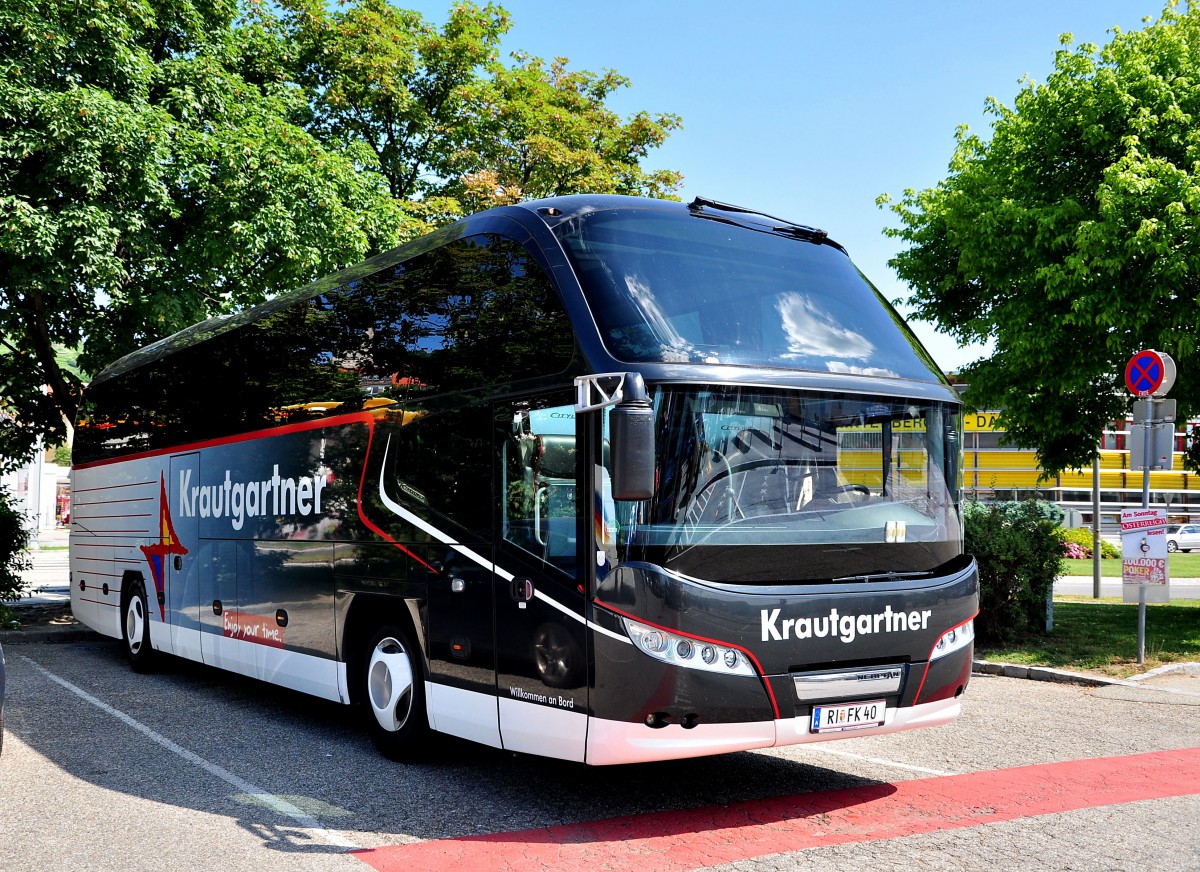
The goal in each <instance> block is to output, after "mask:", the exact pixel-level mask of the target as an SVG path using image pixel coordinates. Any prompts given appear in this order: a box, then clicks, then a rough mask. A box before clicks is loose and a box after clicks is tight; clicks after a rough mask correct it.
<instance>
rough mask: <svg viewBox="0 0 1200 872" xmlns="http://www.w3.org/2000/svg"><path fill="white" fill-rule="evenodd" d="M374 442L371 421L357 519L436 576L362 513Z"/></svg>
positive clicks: (430, 567)
mask: <svg viewBox="0 0 1200 872" xmlns="http://www.w3.org/2000/svg"><path fill="white" fill-rule="evenodd" d="M374 441H375V422H374V419H372V421H371V423H370V424H369V426H368V428H367V452H366V454H365V455H364V456H363V468H362V475H360V476H359V478H358V499H357V500H355V502H356V503H357V504H358V519H359V520H360V521H362V522H363V525H364V526H365V527H366V528H367V529H368V530H370V531H371V532H372V533H374V534H375V535H376V536H380V537H382V538H383V539H384V540H386V541H387V542H389V543H391V544H392V545H393V546H395V547H396V548H399V549H400V550H401V551H403V552H404V553H405V554H407V555H408V556H409V557H411V558H412V559H413V560H415V561H417V563H420V564H421V565H422V566H424V567H425V568H426V569H428V570H429V571H430V572H432V573H433V574H434V575H437V574H438V571H437V570H436V569H434V568H433V567H432V566H430V565H429V564H428V563H426V562H425V561H424V560H422V559H421V558H420V557H418V556H417V555H416V554H413V552H411V551H409V550H408V549H407V548H405V547H404V546H403V545H401V544H400V543H399V542H397V541H396V540H395V539H393V538H392V537H391V536H389V535H388V534H387V533H385V532H384V531H383V530H381V529H380V528H379V525H378V524H375V523H373V522H372V521H371V519H370V518H368V517H367V516H366V513H365V512H363V507H362V506H363V488H364V487H366V483H367V466H368V465H369V464H368V461H369V460H370V458H371V445H372V443H374Z"/></svg>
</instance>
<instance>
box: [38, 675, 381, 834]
mask: <svg viewBox="0 0 1200 872" xmlns="http://www.w3.org/2000/svg"><path fill="white" fill-rule="evenodd" d="M21 660H23V661H24V662H26V663H28V664H29V665H30V666H32V667H33V668H34V669H36V670H37V671H38V672H40V673H41V674H42V675H44V676H46V678H49V679H50V680H51V681H53V682H54V683H55V684H58V685H61V686H62V687H65V688H66V689H67V690H69V691H71V693H73V694H75V695H76V696H78V697H79V698H80V699H82V700H84V701H85V702H89V703H91V704H92V705H94V706H95V707H96V708H98V709H100V710H101V711H102V712H104V713H105V714H108V715H112V716H113V717H114V718H116V719H117V720H119V721H121V722H123V723H125V724H127V725H128V726H130V727H133V729H135V730H137V731H138V732H139V733H141V734H142V735H144V736H146V737H147V738H149V739H151V740H152V741H154V742H156V743H157V744H158V745H160V746H162V747H163V748H166V749H167V750H168V751H170V752H171V753H172V754H176V755H178V756H180V757H182V758H183V759H184V760H187V761H188V762H189V763H194V764H195V765H197V766H199V767H200V768H201V769H203V770H204V771H205V772H207V773H208V774H209V775H214V776H216V777H217V778H220V779H221V780H222V781H224V782H225V783H227V784H229V785H231V786H233V787H234V788H235V789H236V790H237V791H238V792H240V793H244V794H247V795H249V796H251V797H253V798H254V799H256V800H257V801H258V802H260V803H262V804H263V805H265V806H267V807H268V808H271V809H274V810H275V811H277V812H279V813H280V814H282V815H284V816H286V817H289V818H291V819H292V820H293V821H295V822H296V823H297V824H298V825H299V826H301V827H303V828H304V829H306V830H308V831H310V832H311V833H312V835H313V836H314V837H315V838H316V839H318V840H320V841H321V842H322V843H324V844H328V845H333V846H335V847H338V848H345V849H346V850H348V851H350V850H357V849H358V848H359V846H358V845H356V844H354V843H353V842H351V841H350V840H349V839H347V838H346V837H344V836H342V835H341V834H339V833H335V832H333V831H331V830H327V829H325V828H324V827H322V826H321V822H320V821H318V820H317V819H316V818H315V817H313V816H312V815H310V814H308V813H307V812H305V811H303V810H302V809H300V808H297V807H296V806H295V805H293V804H292V803H290V802H288V801H287V800H286V799H283V798H282V797H278V796H276V795H274V794H273V793H269V792H267V791H266V790H263V789H262V788H261V787H257V786H255V785H253V784H251V783H250V782H248V781H246V780H245V779H242V778H239V777H238V776H236V775H234V774H233V773H232V772H230V771H229V770H228V769H225V768H223V767H221V766H218V765H217V764H216V763H212V762H210V761H208V760H205V759H204V758H203V757H201V756H200V755H198V754H195V753H193V752H192V751H189V750H188V749H187V748H183V747H180V746H179V745H176V744H175V743H174V742H172V741H171V740H170V739H168V738H167V737H166V736H164V735H162V734H161V733H157V732H155V731H154V730H152V729H150V728H149V727H148V726H146V725H145V724H143V723H142V722H141V721H138V720H136V719H134V718H132V717H130V716H129V715H127V714H125V712H123V711H121V710H119V709H115V708H113V707H112V706H110V705H109V704H108V703H106V702H103V701H102V700H99V699H97V698H96V697H94V696H92V695H91V694H90V693H88V692H87V691H86V690H83V689H82V688H79V687H76V686H75V685H74V684H72V683H71V682H69V681H67V680H66V679H65V678H60V677H59V676H57V675H55V674H54V673H53V672H51V671H50V670H48V669H46V668H45V667H43V666H41V665H40V664H38V663H35V662H34V661H32V660H30V659H29V658H28V657H25V656H21Z"/></svg>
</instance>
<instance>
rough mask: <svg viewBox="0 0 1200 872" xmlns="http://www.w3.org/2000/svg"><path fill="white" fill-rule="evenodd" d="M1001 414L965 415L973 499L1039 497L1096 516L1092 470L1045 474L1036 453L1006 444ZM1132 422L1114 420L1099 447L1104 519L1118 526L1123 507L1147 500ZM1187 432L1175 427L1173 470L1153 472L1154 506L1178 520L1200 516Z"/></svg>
mask: <svg viewBox="0 0 1200 872" xmlns="http://www.w3.org/2000/svg"><path fill="white" fill-rule="evenodd" d="M998 414H999V413H998V412H970V413H967V414H966V415H965V416H964V418H965V420H964V427H963V430H964V431H965V432H964V434H963V486H964V489H965V491H966V495H967V497H968V498H972V497H973V498H976V499H980V500H991V499H1028V498H1030V497H1033V496H1035V495H1036V496H1040V497H1041V498H1043V499H1047V500H1051V501H1052V502H1055V503H1058V504H1059V505H1060V506H1062V507H1063V508H1064V509H1074V510H1077V511H1078V512H1080V514H1081V516H1082V521H1084V522H1086V523H1088V524H1090V523H1091V518H1092V468H1091V467H1088V468H1087V469H1076V470H1067V471H1065V472H1062V473H1059V474H1058V475H1055V476H1051V477H1049V478H1042V475H1043V473H1042V470H1041V469H1040V468H1039V467H1038V465H1037V455H1036V454H1035V452H1033V451H1031V450H1029V449H1026V448H1020V447H1017V446H1013V445H1001V443H1002V441H1003V436H1004V431H1003V430H1001V429H1000V428H999V427H998V426H997V423H996V421H997V417H998ZM1133 426H1135V425H1134V424H1133V423H1132V421H1122V422H1114V425H1113V427H1112V428H1111V429H1106V430H1105V431H1104V435H1103V441H1102V442H1101V449H1100V503H1101V523H1102V524H1103V525H1104V526H1105V527H1106V528H1107V527H1110V526H1116V525H1118V524H1119V521H1120V515H1121V509H1123V508H1139V507H1140V506H1141V504H1142V473H1141V472H1134V471H1132V470H1130V468H1129V467H1130V462H1129V431H1130V429H1131V428H1132V427H1133ZM1186 438H1187V434H1186V431H1184V430H1176V434H1175V453H1174V458H1173V462H1172V466H1171V469H1169V470H1166V469H1164V470H1154V471H1151V473H1150V505H1151V506H1153V507H1155V508H1158V507H1163V506H1165V507H1166V509H1167V515H1168V516H1169V517H1170V518H1171V519H1172V520H1175V521H1180V522H1183V521H1188V520H1192V519H1193V518H1194V517H1195V518H1200V475H1198V474H1196V473H1193V472H1188V471H1187V470H1185V469H1184V467H1183V454H1182V452H1183V449H1184V440H1185V439H1186Z"/></svg>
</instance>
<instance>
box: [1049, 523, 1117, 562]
mask: <svg viewBox="0 0 1200 872" xmlns="http://www.w3.org/2000/svg"><path fill="white" fill-rule="evenodd" d="M1054 535H1056V536H1058V540H1059V541H1060V542H1062V543H1063V544H1064V545H1066V544H1068V543H1074V544H1075V545H1078V546H1079V547H1080V548H1081V549H1082V550H1083V551H1084V552H1086V555H1085V556H1087V557H1091V556H1092V531H1091V530H1085V529H1081V528H1076V529H1072V530H1066V529H1063V528H1062V527H1059V528H1058V530H1056V531H1055V534H1054ZM1120 556H1121V549H1120V548H1118V547H1117V546H1116V545H1113V544H1112V543H1111V542H1105V541H1104V540H1103V539H1101V540H1100V557H1101V558H1102V559H1104V560H1111V559H1112V558H1114V557H1117V558H1119V557H1120Z"/></svg>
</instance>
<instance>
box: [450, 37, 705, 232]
mask: <svg viewBox="0 0 1200 872" xmlns="http://www.w3.org/2000/svg"><path fill="white" fill-rule="evenodd" d="M513 60H514V61H515V63H514V65H513V66H512V67H509V68H505V67H501V66H499V65H493V68H492V72H491V77H490V79H489V81H488V83H487V85H486V87H485V88H484V89H483V90H482V92H481V93H482V99H481V101H480V104H479V106H478V112H479V114H478V118H477V123H478V134H477V136H478V142H477V143H476V144H475V145H474V147H473V148H470V149H467V150H465V151H462V152H460V153H459V155H458V161H457V170H458V172H457V176H458V181H457V183H456V184H454V183H452V184H450V185H448V186H447V191H448V192H450V193H452V194H453V195H454V196H456V197H457V198H458V199H459V200H460V201H461V202H463V204H464V205H465V206H466V208H467V209H468V211H471V210H474V209H478V208H486V207H488V206H492V205H497V204H500V203H505V202H516V201H518V200H522V199H529V198H535V197H552V196H557V195H560V194H573V193H579V192H589V193H596V194H632V195H640V196H650V197H670V196H672V195H673V193H674V191H675V190H676V189H677V188H678V187H679V184H680V182H681V180H682V176H681V175H680V174H679V173H677V172H674V171H671V170H647V169H645V168H643V167H642V165H641V162H642V160H643V159H645V158H646V157H647V156H648V155H649V153H650V151H651V149H653V148H656V147H658V146H660V145H662V143H663V142H665V141H666V138H667V137H668V136H669V135H670V132H671V131H672V130H674V129H676V128H678V127H679V125H680V119H679V118H678V116H675V115H670V114H657V115H652V114H650V113H648V112H644V111H643V112H637V113H635V114H634V115H633V116H632V117H630V118H629V119H628V120H624V121H623V120H622V119H621V118H620V116H618V115H617V113H615V112H614V111H612V110H611V109H610V108H608V106H607V105H606V102H607V101H608V99H609V97H610V96H611V95H612V94H613V93H614V92H615V91H617V90H618V89H620V88H626V87H629V84H630V82H629V80H628V79H627V78H625V77H624V76H621V75H620V74H618V73H616V72H615V71H613V70H606V71H605V72H604V73H603V74H602V75H597V74H595V73H591V72H588V71H586V70H578V71H572V70H570V69H568V68H567V60H566V59H565V58H555V59H554V61H553V62H551V63H550V64H547V63H546V62H545V61H543V60H542V59H541V58H536V57H531V56H529V55H526V54H522V53H519V52H518V53H516V54H514V56H513Z"/></svg>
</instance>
